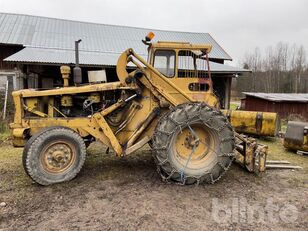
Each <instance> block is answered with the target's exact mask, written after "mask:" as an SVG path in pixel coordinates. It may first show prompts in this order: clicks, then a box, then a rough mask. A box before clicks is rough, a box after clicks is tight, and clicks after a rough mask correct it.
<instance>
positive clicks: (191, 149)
mask: <svg viewBox="0 0 308 231" xmlns="http://www.w3.org/2000/svg"><path fill="white" fill-rule="evenodd" d="M234 140H235V139H234V131H233V128H232V127H231V125H230V123H229V122H228V120H227V118H226V117H225V116H224V115H223V114H222V113H221V112H219V111H216V110H215V109H213V108H211V107H209V106H208V105H206V104H204V103H186V104H181V105H179V106H176V107H175V108H174V109H172V110H171V111H170V112H168V113H167V114H166V115H164V116H163V117H162V118H161V119H160V121H159V123H158V125H157V127H156V130H155V134H154V136H153V139H152V145H153V155H154V159H155V161H156V163H157V166H158V171H159V173H160V175H161V176H162V178H163V180H173V181H176V182H180V183H181V184H193V183H197V184H199V183H201V182H204V181H205V182H207V183H215V182H216V181H217V180H219V179H220V178H221V176H222V175H223V174H224V173H225V172H226V171H227V170H228V169H229V167H230V165H231V163H232V160H233V158H234V153H233V150H234V145H235V143H234Z"/></svg>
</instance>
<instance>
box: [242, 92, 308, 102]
mask: <svg viewBox="0 0 308 231" xmlns="http://www.w3.org/2000/svg"><path fill="white" fill-rule="evenodd" d="M243 94H245V95H249V96H253V97H257V98H261V99H265V100H269V101H273V102H284V101H288V102H303V103H305V102H308V93H303V94H296V93H255V92H243Z"/></svg>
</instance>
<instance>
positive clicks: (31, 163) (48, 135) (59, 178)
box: [23, 127, 86, 185]
mask: <svg viewBox="0 0 308 231" xmlns="http://www.w3.org/2000/svg"><path fill="white" fill-rule="evenodd" d="M85 158H86V145H85V143H84V141H83V139H82V138H81V137H80V136H79V134H77V133H76V132H75V131H73V130H71V129H69V128H65V127H51V128H47V129H44V130H42V131H41V132H39V133H38V134H36V135H35V136H33V137H32V138H30V140H29V141H28V143H27V144H26V146H25V149H24V152H23V166H24V169H25V171H26V173H27V175H28V176H30V177H31V178H32V180H33V181H35V182H36V183H38V184H40V185H50V184H55V183H60V182H64V181H69V180H71V179H73V178H74V177H75V176H76V175H77V174H78V173H79V171H80V170H81V168H82V166H83V164H84V162H85Z"/></svg>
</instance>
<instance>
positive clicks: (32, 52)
mask: <svg viewBox="0 0 308 231" xmlns="http://www.w3.org/2000/svg"><path fill="white" fill-rule="evenodd" d="M119 55H120V53H108V52H94V51H93V52H91V51H80V53H79V59H80V64H81V65H98V66H109V65H110V66H114V65H115V64H116V63H117V60H118V57H119ZM142 57H143V58H144V59H146V56H144V55H143V56H142ZM5 61H15V62H26V63H54V64H73V63H74V62H75V52H74V50H64V49H62V50H59V49H45V48H33V47H26V48H24V49H23V50H21V51H19V52H17V53H15V54H13V55H11V56H10V57H8V58H6V59H5ZM200 67H204V68H205V69H203V70H206V69H207V68H206V66H205V65H200ZM210 68H211V71H212V72H216V73H217V72H227V73H239V72H245V71H248V70H244V69H241V68H236V67H232V66H228V65H223V64H219V63H215V62H210ZM180 69H190V70H193V69H194V67H193V64H190V65H186V66H183V65H182V66H181V67H180Z"/></svg>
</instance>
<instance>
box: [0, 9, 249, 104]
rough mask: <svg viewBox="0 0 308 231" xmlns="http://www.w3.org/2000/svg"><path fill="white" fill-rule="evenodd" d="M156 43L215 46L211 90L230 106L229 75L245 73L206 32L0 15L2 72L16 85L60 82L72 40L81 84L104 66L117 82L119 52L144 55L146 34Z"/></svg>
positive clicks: (70, 56) (71, 52)
mask: <svg viewBox="0 0 308 231" xmlns="http://www.w3.org/2000/svg"><path fill="white" fill-rule="evenodd" d="M149 31H153V32H154V33H155V35H156V36H155V38H154V42H155V41H158V40H160V41H178V42H190V43H195V44H202V43H208V44H211V45H212V46H213V49H212V51H211V53H210V55H209V58H210V67H211V71H212V77H213V83H214V90H215V93H216V94H217V95H218V96H219V98H220V101H221V105H222V106H223V107H226V108H227V107H228V106H229V101H230V89H231V81H232V77H234V76H236V75H238V74H241V73H243V72H247V71H248V70H244V69H241V68H236V67H232V66H228V65H225V64H224V62H225V61H226V60H232V58H231V56H230V55H229V54H228V53H227V52H226V51H225V50H224V49H223V48H222V47H221V46H220V45H219V44H218V43H217V42H216V40H214V39H213V37H212V36H211V35H210V34H209V33H192V32H181V31H166V30H157V29H146V28H137V27H128V26H118V25H107V24H99V23H90V22H80V21H72V20H64V19H57V18H47V17H41V16H33V15H22V14H10V13H0V73H2V74H0V75H2V76H3V75H4V76H5V73H9V74H10V75H12V73H13V74H14V73H16V76H17V77H18V79H16V80H15V81H14V83H16V84H15V85H16V86H15V88H49V87H55V86H60V85H61V84H62V80H61V78H60V73H59V66H61V65H63V64H66V65H70V66H73V65H74V62H75V58H74V41H76V40H78V39H82V42H81V43H80V66H81V67H82V68H83V77H84V82H86V81H87V71H89V70H101V69H105V70H106V74H107V79H108V81H116V80H117V77H116V72H115V66H116V63H117V58H118V57H119V55H120V54H121V53H122V52H123V51H124V50H126V49H127V48H133V49H134V50H135V51H136V52H137V53H138V54H139V55H141V56H142V57H144V58H146V57H147V47H146V46H145V45H144V44H143V43H142V42H141V39H143V38H144V36H145V35H146V34H147V33H148V32H149Z"/></svg>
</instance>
